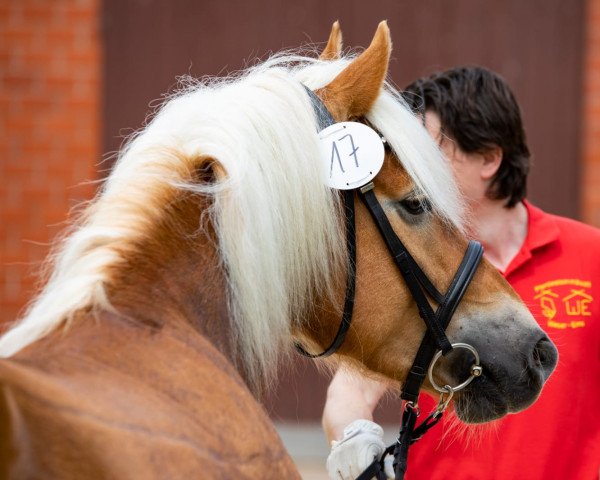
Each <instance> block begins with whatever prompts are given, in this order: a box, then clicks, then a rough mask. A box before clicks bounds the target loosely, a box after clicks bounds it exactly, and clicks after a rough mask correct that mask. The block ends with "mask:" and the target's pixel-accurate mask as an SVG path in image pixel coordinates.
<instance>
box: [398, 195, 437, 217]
mask: <svg viewBox="0 0 600 480" xmlns="http://www.w3.org/2000/svg"><path fill="white" fill-rule="evenodd" d="M400 205H401V206H402V208H403V209H404V210H406V212H408V213H410V214H411V215H421V214H422V213H424V212H426V211H429V210H430V209H431V206H430V204H429V202H428V201H427V199H426V198H422V197H421V198H419V197H409V198H405V199H404V200H401V201H400Z"/></svg>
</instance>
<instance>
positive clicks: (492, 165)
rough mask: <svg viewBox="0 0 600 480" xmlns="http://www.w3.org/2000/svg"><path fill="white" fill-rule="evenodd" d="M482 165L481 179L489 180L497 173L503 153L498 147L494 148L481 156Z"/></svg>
mask: <svg viewBox="0 0 600 480" xmlns="http://www.w3.org/2000/svg"><path fill="white" fill-rule="evenodd" d="M482 157H483V163H482V165H481V178H482V179H483V180H491V179H492V178H494V175H496V172H498V169H499V168H500V164H501V163H502V157H503V152H502V149H501V148H500V147H498V146H494V147H492V148H490V149H489V150H487V151H486V152H484V153H483V154H482Z"/></svg>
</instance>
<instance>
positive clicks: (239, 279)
mask: <svg viewBox="0 0 600 480" xmlns="http://www.w3.org/2000/svg"><path fill="white" fill-rule="evenodd" d="M349 61H350V60H349V59H348V58H344V59H340V60H337V61H333V62H323V61H316V60H313V59H307V58H304V57H300V56H297V55H279V56H276V57H274V58H272V59H270V60H267V61H266V62H265V63H263V64H261V65H259V66H257V67H254V68H252V69H250V70H249V72H247V73H246V74H245V75H243V76H241V77H238V78H226V79H221V80H211V81H209V82H205V83H198V84H195V85H192V86H190V87H188V88H186V89H185V90H183V91H182V92H180V93H179V94H177V95H175V96H173V97H172V98H170V99H169V100H168V101H167V102H166V103H165V104H164V105H163V107H162V108H161V109H160V110H159V111H158V113H157V114H156V116H155V117H154V118H153V120H152V121H151V122H150V123H149V124H148V126H147V127H145V128H144V129H143V130H142V131H140V132H139V133H138V134H136V135H135V137H133V138H132V140H131V141H130V142H129V144H128V146H127V147H126V148H125V149H124V151H123V153H122V154H121V156H120V157H119V159H118V161H117V163H116V164H115V167H114V168H113V171H112V172H111V174H110V176H109V178H108V179H107V181H106V183H105V185H104V187H103V189H102V190H101V192H100V193H99V195H98V197H97V198H96V200H95V201H94V202H93V204H92V206H91V207H90V209H89V210H88V211H87V213H86V214H85V216H84V217H83V220H82V222H81V225H80V226H79V227H78V229H77V230H76V231H74V233H72V234H71V235H70V236H68V237H66V239H65V240H64V242H63V244H62V247H61V249H60V251H59V253H58V254H57V255H56V256H55V257H54V260H53V272H52V275H51V277H50V280H49V281H48V283H47V285H46V287H45V288H44V289H43V290H42V292H41V294H40V295H39V296H38V297H37V298H36V299H35V300H34V301H33V302H32V304H31V306H30V307H29V309H28V311H27V313H26V315H25V316H24V317H23V319H21V321H20V322H19V323H18V324H17V325H16V326H15V327H13V328H12V329H11V330H9V331H8V332H7V333H6V334H5V335H4V336H3V337H2V338H1V339H0V355H3V356H8V355H11V354H13V353H14V352H16V351H18V350H20V349H21V348H23V347H24V346H26V345H28V344H30V343H32V342H33V341H35V340H37V339H39V338H41V337H43V336H44V335H46V334H47V333H49V332H51V331H52V330H54V329H55V328H57V327H58V326H59V325H61V324H63V323H64V322H66V321H67V322H68V320H69V319H71V318H72V317H73V316H74V315H75V314H76V313H77V312H78V311H81V310H82V309H96V308H97V309H111V308H112V307H111V303H110V298H109V295H108V293H107V292H108V290H109V288H108V287H110V286H111V282H114V274H113V273H112V272H114V271H115V269H118V268H119V265H120V264H122V263H124V262H126V261H127V256H128V255H129V253H131V252H132V251H133V249H135V248H136V247H135V246H136V245H137V244H139V242H138V240H139V239H140V238H144V236H150V235H152V231H153V227H154V225H155V224H156V222H157V221H159V220H160V218H161V216H162V215H164V212H165V203H168V202H169V201H170V199H171V198H172V197H173V195H176V194H177V192H181V191H192V192H197V193H201V194H203V195H210V196H211V197H212V199H213V201H212V207H211V209H210V212H209V214H210V217H211V219H212V221H213V223H214V225H215V229H216V232H217V236H218V240H219V241H218V248H219V251H220V255H221V258H222V262H223V265H224V271H225V272H226V278H227V282H228V284H229V304H230V305H229V308H230V312H231V314H232V316H233V324H234V326H235V327H234V328H235V332H233V335H234V336H235V338H236V340H237V343H238V345H239V349H240V357H241V359H242V361H243V362H244V364H245V367H246V370H247V371H248V373H249V377H250V380H251V381H254V380H258V379H259V378H261V377H264V376H265V374H266V373H267V372H268V371H270V370H272V367H273V366H274V365H276V363H277V362H276V361H277V358H278V355H279V353H280V352H281V350H282V348H281V347H282V346H283V345H284V342H286V341H289V338H290V333H291V331H292V329H293V328H294V326H295V325H299V324H300V323H301V322H302V321H303V319H304V316H305V314H306V313H307V312H308V311H309V310H310V308H311V307H312V305H313V303H314V300H315V297H316V296H318V295H332V294H333V281H334V278H335V276H336V274H337V273H338V272H339V268H340V267H341V266H342V265H343V264H344V261H345V246H344V240H343V224H342V222H341V220H340V217H341V215H340V212H341V209H340V207H339V198H338V195H337V194H336V193H335V192H332V191H331V190H330V189H329V188H327V187H326V186H324V185H323V183H322V181H321V176H320V174H319V172H320V168H321V167H320V163H319V162H320V159H319V149H318V144H317V139H316V135H315V128H316V126H315V116H314V112H313V110H312V106H311V105H310V102H309V99H308V97H307V95H306V92H305V91H304V89H303V87H302V85H301V83H300V82H302V83H304V84H305V85H307V86H308V87H309V88H312V89H316V88H319V87H322V86H324V85H326V84H327V83H328V82H329V81H331V80H332V79H333V78H335V76H336V75H337V74H338V73H339V72H340V71H341V70H342V69H343V68H344V66H345V65H347V64H348V62H349ZM368 118H369V120H370V121H371V123H372V124H373V125H375V126H376V128H378V129H379V130H380V131H381V133H382V134H383V135H384V136H385V137H386V138H387V140H388V142H389V143H390V145H391V146H392V147H393V149H394V150H395V151H396V152H397V153H398V156H399V158H400V160H401V162H402V163H403V165H404V167H405V168H406V170H407V172H408V173H409V175H411V177H412V178H413V179H414V180H415V183H416V184H417V186H418V187H419V188H421V189H422V190H423V191H424V192H426V193H427V194H428V195H429V197H430V200H431V202H432V204H433V205H434V207H435V208H436V209H437V210H438V211H439V212H440V213H441V215H442V216H443V217H444V218H445V219H447V220H448V221H450V222H451V223H455V224H458V225H460V222H461V220H460V218H461V214H460V211H461V206H460V201H459V200H458V195H457V194H456V187H455V186H454V183H453V181H452V177H451V174H450V172H449V169H448V167H447V165H444V162H443V160H442V157H441V155H440V154H439V152H438V150H437V148H436V146H435V144H434V143H433V142H432V141H431V139H430V138H429V137H428V136H427V134H426V132H425V130H424V129H423V128H422V126H420V124H419V122H418V120H416V119H415V118H414V117H413V116H412V114H411V113H410V112H409V111H408V109H407V108H406V107H405V106H403V105H402V104H401V102H400V101H399V96H398V95H397V92H395V91H394V90H393V89H392V88H391V87H389V86H388V87H386V89H385V90H384V91H382V94H381V95H380V97H379V99H378V100H377V101H376V103H375V105H374V107H373V109H372V112H371V114H370V115H369V117H368ZM429 157H431V158H429ZM200 158H211V159H212V161H214V162H215V163H216V164H218V165H219V168H220V169H222V171H223V172H224V173H225V176H224V177H223V178H221V179H219V181H218V182H216V183H211V184H202V183H198V182H196V181H194V180H193V179H194V178H195V177H194V175H193V173H194V171H195V170H196V169H197V168H198V164H197V162H198V159H200Z"/></svg>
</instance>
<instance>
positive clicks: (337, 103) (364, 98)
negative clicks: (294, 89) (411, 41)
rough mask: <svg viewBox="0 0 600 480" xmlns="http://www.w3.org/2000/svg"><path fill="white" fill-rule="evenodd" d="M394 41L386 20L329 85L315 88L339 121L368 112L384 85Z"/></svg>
mask: <svg viewBox="0 0 600 480" xmlns="http://www.w3.org/2000/svg"><path fill="white" fill-rule="evenodd" d="M391 51H392V41H391V38H390V29H389V28H388V26H387V22H385V21H383V22H381V23H380V24H379V26H378V27H377V31H376V32H375V36H374V37H373V40H372V41H371V45H369V48H367V49H366V50H365V51H364V52H363V53H361V54H360V55H359V56H358V57H357V58H356V59H355V60H354V61H353V62H352V63H351V64H350V65H348V66H347V67H346V68H345V69H344V70H342V72H341V73H340V74H339V75H338V76H337V77H335V78H334V79H333V81H331V82H330V83H329V84H328V85H326V86H325V87H323V88H321V89H319V90H317V91H316V93H317V95H319V97H321V99H322V100H323V102H325V105H327V108H328V109H329V111H330V112H331V114H332V115H333V117H334V118H335V119H336V120H337V121H344V120H347V119H349V118H358V117H362V116H363V115H365V114H367V113H368V112H369V110H370V109H371V107H372V106H373V103H375V100H376V99H377V97H378V96H379V92H380V91H381V88H382V86H383V81H384V80H385V76H386V74H387V69H388V63H389V61H390V53H391Z"/></svg>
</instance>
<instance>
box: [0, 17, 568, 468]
mask: <svg viewBox="0 0 600 480" xmlns="http://www.w3.org/2000/svg"><path fill="white" fill-rule="evenodd" d="M390 52H391V40H390V32H389V29H388V27H387V24H386V23H385V22H382V23H381V24H380V25H379V26H378V28H377V31H376V33H375V35H374V37H373V40H372V42H371V44H370V46H369V47H368V48H367V49H366V50H364V51H363V52H362V53H361V54H360V55H354V56H353V55H346V56H344V55H342V54H341V31H340V30H339V26H338V25H337V24H335V25H334V28H333V29H332V33H331V36H330V38H329V42H328V43H327V46H326V47H325V50H324V51H323V53H322V55H321V56H320V57H319V58H312V57H310V56H302V55H299V54H294V53H285V52H284V53H280V54H276V55H274V56H272V57H271V58H269V59H267V60H266V61H264V62H263V63H259V64H257V65H256V66H253V67H250V68H248V69H246V70H245V71H244V72H242V73H240V74H237V75H234V76H229V77H225V78H212V79H204V80H202V81H196V82H191V81H190V82H188V85H187V86H185V87H184V88H182V90H181V91H179V92H177V93H176V94H174V95H172V96H171V97H169V98H167V99H166V100H165V102H164V104H163V105H162V107H160V109H158V111H157V112H156V114H155V115H154V117H153V118H152V119H151V120H150V121H149V122H148V124H147V125H146V126H145V127H144V128H143V129H142V130H141V131H139V132H138V133H137V134H135V135H134V136H132V138H131V139H130V140H129V142H128V143H127V144H126V145H125V147H124V148H123V150H122V151H121V153H120V155H119V158H118V159H117V161H116V164H115V165H114V167H113V169H112V171H111V173H110V175H109V176H108V178H107V179H106V181H105V183H104V184H103V186H102V187H101V189H100V191H99V192H98V194H97V196H96V197H95V199H94V200H93V201H92V202H91V203H90V204H89V206H88V207H87V208H86V209H85V211H84V212H83V214H82V216H81V218H79V219H78V220H77V222H76V223H75V225H74V226H73V227H72V228H71V230H70V231H69V232H68V233H67V234H66V235H65V236H64V238H63V239H62V241H61V242H59V243H58V244H57V246H56V248H55V250H54V253H53V254H52V257H51V260H50V262H51V265H52V267H51V273H50V275H49V278H48V280H47V283H46V284H45V286H44V287H43V289H42V290H41V292H40V294H39V295H38V296H37V297H36V298H35V299H34V300H33V301H32V303H31V304H30V306H29V307H28V310H27V311H26V313H25V315H24V316H23V318H21V319H20V321H18V322H16V323H15V325H13V326H11V328H10V329H9V330H8V331H7V332H6V333H5V334H4V335H3V336H2V338H1V339H0V354H1V356H2V359H1V360H0V385H1V390H0V392H1V394H0V418H1V420H0V477H1V478H9V479H15V478H19V479H22V478H38V477H43V478H61V479H81V478H89V479H104V478H146V479H153V478H156V479H158V478H161V479H163V478H193V477H198V476H202V477H204V478H220V479H228V478H232V479H233V478H236V479H240V478H248V479H250V478H252V479H254V478H299V474H298V471H297V469H296V467H295V466H294V464H293V462H292V460H291V459H290V457H289V455H288V454H287V453H286V451H285V448H284V447H283V445H282V442H281V440H280V439H279V437H278V435H277V433H276V431H275V429H274V427H273V425H272V423H271V422H270V420H269V418H268V415H267V414H266V413H265V411H264V409H263V407H262V406H261V404H260V403H259V400H258V399H259V398H260V395H261V392H264V391H265V390H266V389H268V388H269V385H271V384H272V382H273V381H274V379H275V377H276V372H277V366H278V364H280V363H281V362H282V361H283V360H284V359H286V361H290V359H289V357H290V355H291V354H292V352H293V351H294V349H293V347H292V344H293V343H294V341H296V342H298V343H300V344H301V345H302V346H303V348H305V349H306V350H307V351H314V352H317V351H319V350H320V349H323V348H324V347H326V346H327V345H328V344H329V343H330V342H331V339H332V338H334V337H335V335H336V332H337V331H338V328H339V323H340V316H341V311H342V306H341V305H342V304H343V300H344V292H345V288H346V285H347V277H348V273H349V270H350V269H351V268H353V267H355V270H356V288H355V299H354V311H353V314H352V324H351V326H350V328H349V329H348V331H347V334H346V337H345V339H344V341H343V343H342V344H341V345H340V346H339V349H338V351H337V352H336V354H335V355H333V360H332V361H333V362H338V363H339V362H345V363H348V364H351V365H354V366H355V367H359V368H362V369H364V370H365V371H369V372H372V375H377V376H378V377H379V378H385V379H387V380H388V381H389V382H390V384H392V385H400V384H402V382H403V380H404V379H405V378H406V376H407V373H408V369H409V368H410V364H411V360H412V357H413V356H414V354H415V351H416V349H417V347H418V345H419V342H420V341H421V338H422V337H423V336H424V334H425V326H424V325H423V324H422V322H421V321H420V319H419V315H418V311H417V306H416V302H415V301H414V300H413V298H412V296H411V295H410V292H409V290H408V288H407V286H406V284H405V283H404V281H403V279H402V277H401V276H400V273H399V272H398V270H397V269H396V267H395V264H394V262H393V259H391V258H390V256H389V255H388V254H387V252H386V247H385V244H384V241H383V240H382V238H381V237H380V235H379V233H378V232H377V228H376V227H375V225H374V224H373V221H372V220H371V218H370V217H369V213H368V212H367V211H366V208H365V206H364V205H362V204H361V203H360V202H359V201H356V204H355V209H356V245H357V250H356V261H355V265H350V264H349V263H348V261H347V255H348V246H347V244H346V243H345V239H344V231H345V223H344V222H345V214H344V205H343V202H342V199H341V195H340V193H339V192H338V191H337V190H334V189H332V188H330V187H329V186H327V185H326V184H325V183H324V182H323V178H322V175H321V173H320V172H321V171H322V170H323V163H322V153H321V151H320V147H319V142H318V136H317V118H316V114H315V111H314V107H313V104H312V102H311V96H310V95H309V92H307V89H309V90H310V91H311V92H312V94H314V95H316V96H317V97H318V98H319V99H320V101H322V102H323V104H324V105H325V106H326V107H327V110H328V111H329V112H331V114H332V115H333V118H334V119H335V121H337V122H342V121H347V120H352V121H356V122H361V123H363V124H368V125H369V126H370V127H371V128H373V129H374V130H376V131H377V132H379V133H380V134H381V135H382V136H383V137H384V138H385V141H386V144H387V148H386V149H385V157H384V160H383V166H382V168H381V171H380V172H379V173H378V174H377V175H376V177H375V178H374V179H373V185H374V189H373V192H374V195H376V197H377V198H378V199H379V201H380V202H381V203H382V205H383V209H384V210H385V212H386V214H387V215H388V217H389V221H390V223H391V226H392V228H393V230H394V231H395V232H396V234H397V235H398V236H399V237H400V238H402V240H403V242H404V243H405V244H406V245H408V246H409V248H410V252H411V254H412V255H413V257H414V258H415V260H416V261H417V262H418V263H419V265H420V266H421V267H422V269H423V271H424V272H425V273H426V274H427V275H428V277H429V278H430V279H431V281H432V282H433V283H434V284H435V285H436V286H437V287H438V288H440V289H445V288H447V287H448V286H449V285H450V283H451V281H452V275H453V272H455V271H456V270H457V267H458V265H459V264H460V262H461V258H462V257H463V253H464V251H465V248H466V246H467V239H466V236H465V232H466V231H468V229H467V226H466V220H465V218H466V217H465V212H464V207H463V204H462V201H461V198H460V195H459V192H458V191H457V188H456V186H455V183H454V181H453V177H452V173H451V171H450V169H449V167H448V165H447V164H446V162H445V160H444V159H443V157H442V156H441V153H440V152H439V149H438V148H437V146H436V145H435V143H434V142H433V141H432V139H431V138H430V137H429V135H428V134H427V132H426V130H425V129H424V128H423V126H422V124H421V122H420V121H419V119H418V118H417V117H416V116H415V115H414V114H413V113H412V112H411V111H410V110H409V109H408V108H407V107H406V106H405V104H404V103H403V101H402V100H401V96H400V93H399V92H398V91H397V90H396V89H395V88H394V87H393V86H392V85H390V84H389V83H388V82H386V80H385V79H386V75H387V69H388V62H389V58H390ZM354 195H355V197H356V194H354ZM447 334H448V337H449V338H451V339H452V341H456V342H468V343H469V344H471V345H474V346H475V347H476V348H477V350H478V351H479V352H480V356H481V366H482V374H481V375H480V376H479V377H477V378H476V379H475V380H474V381H473V382H471V384H470V385H469V386H468V388H465V389H464V390H463V391H461V392H457V393H456V395H455V396H454V400H455V404H456V411H457V414H458V416H459V417H460V418H461V419H462V420H464V421H467V422H483V421H487V420H491V419H494V418H498V417H500V416H502V415H504V414H506V413H509V412H516V411H519V410H521V409H523V408H526V407H527V406H529V405H530V404H531V403H533V402H534V401H535V399H536V398H537V396H538V395H539V393H540V391H541V388H542V385H543V383H544V380H545V379H546V378H547V377H548V375H549V374H550V372H551V370H552V368H553V366H554V364H555V362H556V354H555V350H553V347H552V346H551V344H550V342H549V341H548V339H547V338H546V337H545V335H544V333H543V332H542V330H541V329H540V328H539V327H538V326H537V324H536V323H535V321H534V319H533V318H532V316H531V315H530V313H529V312H528V310H527V309H526V308H525V306H524V305H523V304H522V302H521V301H520V299H519V298H518V296H517V295H516V294H515V292H514V291H513V290H512V289H511V288H510V286H509V285H508V284H507V282H506V281H505V280H504V279H503V278H502V276H501V275H500V274H499V273H498V272H497V271H496V270H495V269H494V268H493V267H492V266H491V265H490V264H489V263H487V262H485V260H484V261H483V262H482V263H481V264H480V265H479V267H478V269H477V271H476V272H475V274H474V277H473V280H472V282H471V284H470V285H469V286H468V289H467V290H466V293H465V295H464V297H463V299H462V301H461V303H460V305H458V307H457V309H456V312H455V314H454V317H453V319H452V321H451V323H450V325H449V327H448V330H447ZM468 362H469V360H468V359H467V357H466V356H465V355H461V354H460V352H459V353H452V354H450V355H448V356H444V357H443V358H442V359H441V361H440V362H439V363H438V366H437V367H436V371H435V373H434V375H435V378H436V381H437V382H438V383H439V384H441V385H444V384H451V382H453V381H457V380H458V381H459V380H460V379H461V377H464V375H465V370H464V368H465V363H467V364H468ZM467 373H468V372H467ZM424 388H425V389H426V390H429V391H433V388H432V385H431V384H430V382H428V381H426V382H425V387H424Z"/></svg>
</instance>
